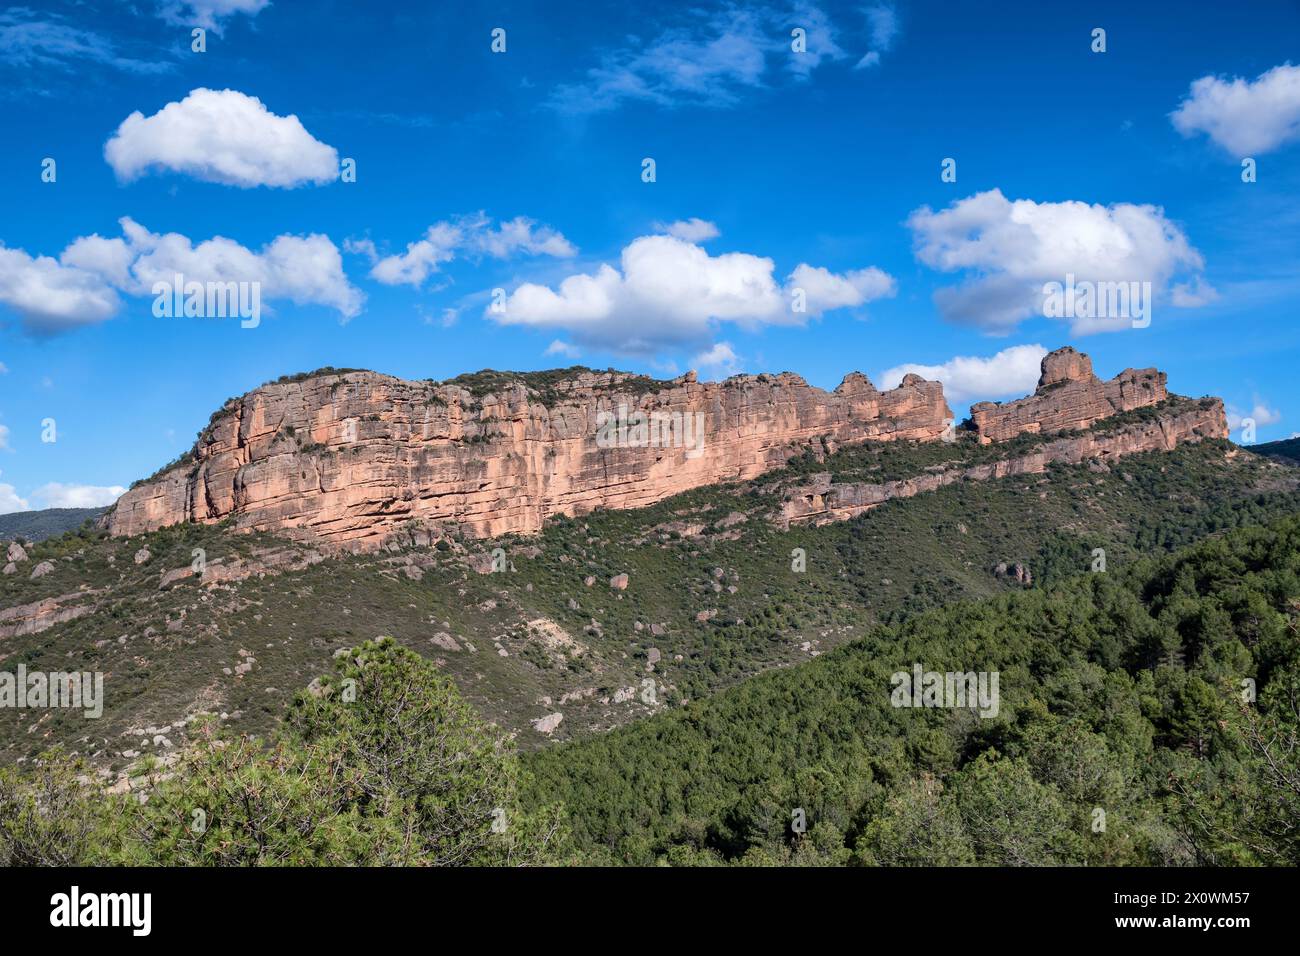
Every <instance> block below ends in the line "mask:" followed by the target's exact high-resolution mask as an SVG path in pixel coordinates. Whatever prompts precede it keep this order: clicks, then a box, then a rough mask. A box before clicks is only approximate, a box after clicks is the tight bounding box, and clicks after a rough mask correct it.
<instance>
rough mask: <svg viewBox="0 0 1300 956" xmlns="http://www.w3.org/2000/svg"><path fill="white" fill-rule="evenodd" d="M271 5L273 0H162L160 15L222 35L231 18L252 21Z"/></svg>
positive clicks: (159, 6)
mask: <svg viewBox="0 0 1300 956" xmlns="http://www.w3.org/2000/svg"><path fill="white" fill-rule="evenodd" d="M270 3H271V0H162V2H160V3H159V5H158V13H159V15H160V16H161V17H162V18H163V19H164V20H166V21H167V22H168V23H175V24H178V25H180V26H188V27H206V28H207V29H209V30H211V31H213V32H214V33H217V34H220V33H221V30H222V28H223V27H224V26H225V22H226V21H227V20H228V19H230V18H231V17H233V16H235V15H236V14H240V13H242V14H244V15H245V16H247V17H248V18H249V19H252V18H253V17H255V16H257V15H258V14H259V13H261V12H262V11H263V10H265V9H266V8H267V7H268V6H270Z"/></svg>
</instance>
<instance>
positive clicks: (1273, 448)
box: [1247, 438, 1300, 461]
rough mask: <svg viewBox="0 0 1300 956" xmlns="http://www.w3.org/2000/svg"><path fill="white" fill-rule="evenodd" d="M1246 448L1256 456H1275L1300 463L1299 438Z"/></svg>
mask: <svg viewBox="0 0 1300 956" xmlns="http://www.w3.org/2000/svg"><path fill="white" fill-rule="evenodd" d="M1247 447H1248V448H1249V449H1250V450H1251V451H1253V452H1254V453H1255V454H1257V455H1276V456H1278V457H1280V458H1290V459H1291V460H1292V461H1300V438H1286V439H1283V440H1282V441H1270V442H1265V443H1264V444H1262V445H1249V446H1247Z"/></svg>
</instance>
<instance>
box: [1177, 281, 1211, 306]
mask: <svg viewBox="0 0 1300 956" xmlns="http://www.w3.org/2000/svg"><path fill="white" fill-rule="evenodd" d="M1218 298H1219V293H1218V291H1217V290H1216V289H1215V288H1214V287H1213V286H1211V285H1210V284H1209V283H1208V282H1206V281H1205V280H1204V279H1203V278H1202V277H1201V276H1193V277H1192V279H1191V281H1190V282H1176V283H1174V286H1173V288H1172V289H1171V290H1170V295H1169V301H1170V303H1172V304H1173V305H1175V306H1177V307H1178V308H1180V309H1195V308H1198V307H1200V306H1202V305H1209V304H1210V303H1211V302H1214V301H1216V300H1218Z"/></svg>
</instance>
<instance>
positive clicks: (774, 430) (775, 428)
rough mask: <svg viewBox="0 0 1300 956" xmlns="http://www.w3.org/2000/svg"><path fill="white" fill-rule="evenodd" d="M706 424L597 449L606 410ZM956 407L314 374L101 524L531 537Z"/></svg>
mask: <svg viewBox="0 0 1300 956" xmlns="http://www.w3.org/2000/svg"><path fill="white" fill-rule="evenodd" d="M620 405H622V406H625V407H626V408H627V409H628V411H629V412H631V411H635V410H637V409H641V410H644V411H647V412H655V413H657V414H659V415H661V416H663V415H664V414H665V413H667V414H668V415H672V414H673V413H680V414H692V415H693V414H695V413H698V414H700V415H701V416H702V419H701V420H702V422H703V425H704V429H703V442H702V444H701V445H700V446H699V448H698V452H696V451H695V450H694V449H693V448H684V447H601V445H600V444H598V442H597V431H598V424H599V422H598V415H599V414H600V413H601V412H614V413H617V412H618V410H619V407H620ZM951 417H952V412H951V411H950V410H949V408H948V406H947V403H946V402H945V401H944V397H943V388H942V386H941V385H940V384H939V383H937V382H927V381H925V380H924V379H921V378H919V377H918V376H915V375H909V376H907V378H905V379H904V380H903V382H902V384H901V385H900V386H899V387H898V388H896V389H893V390H891V391H886V392H880V391H878V390H877V389H876V388H875V387H874V386H872V384H871V382H870V381H868V380H867V378H866V377H865V376H863V375H860V374H858V373H854V374H851V375H849V376H847V377H845V379H844V381H843V382H842V383H841V384H840V385H839V387H838V388H836V389H835V391H833V392H825V391H822V390H821V389H817V388H812V387H810V386H809V385H808V384H807V383H806V382H805V381H804V380H803V379H801V378H800V377H798V376H797V375H792V374H789V373H785V374H782V375H775V376H769V375H760V376H752V375H746V376H736V377H734V378H731V379H728V380H727V381H725V382H721V383H716V382H709V383H704V382H697V381H696V380H695V376H694V374H693V373H692V374H688V375H685V376H682V377H681V378H679V379H676V380H674V381H673V382H671V383H658V384H655V383H648V384H647V382H646V380H642V379H636V378H635V377H633V376H629V375H624V374H622V373H607V372H606V373H602V372H590V371H585V370H576V371H575V372H574V374H573V375H572V376H571V377H560V378H556V377H555V374H554V373H551V374H550V375H549V376H548V377H547V378H546V381H545V382H544V383H543V384H542V385H540V387H537V388H533V387H530V386H526V385H525V384H522V383H518V382H516V383H514V384H509V385H506V386H503V387H500V388H498V389H495V390H494V391H492V392H490V393H488V394H482V395H475V394H473V393H471V392H470V391H469V390H467V389H466V388H463V387H460V386H459V385H457V384H454V383H443V384H438V383H433V382H411V381H404V380H402V379H397V378H393V377H390V376H387V375H380V374H378V373H375V372H344V373H329V374H318V375H312V376H307V377H303V378H301V379H300V380H292V381H286V382H280V383H273V384H268V385H264V386H262V387H261V388H258V389H255V390H254V391H252V392H250V393H248V394H247V395H245V396H243V397H241V398H238V399H232V400H231V401H230V402H227V404H226V405H225V407H224V408H222V409H221V411H219V412H218V413H217V414H216V415H215V416H214V417H213V421H212V423H211V424H210V425H209V427H208V428H207V429H205V431H204V433H203V435H202V436H200V440H199V441H198V443H197V444H196V445H195V447H194V450H193V452H192V455H191V457H190V459H189V460H188V461H186V462H184V463H182V464H180V465H177V466H175V467H173V468H171V469H169V470H167V471H165V472H164V473H162V474H160V475H158V476H156V477H155V478H152V479H150V480H148V481H147V482H145V483H143V484H140V485H138V486H137V487H134V488H132V489H131V490H130V491H128V492H127V493H126V494H125V495H123V496H122V498H121V499H120V500H119V501H118V503H117V505H116V507H115V508H114V509H113V510H112V511H111V512H110V513H109V514H108V515H107V516H106V518H105V519H104V521H105V523H106V525H107V527H108V528H109V530H110V531H111V532H112V533H113V534H117V535H131V534H137V533H140V532H143V531H149V530H153V529H156V528H160V527H163V526H165V525H170V524H176V523H178V522H183V521H198V522H215V521H219V520H221V519H223V518H226V517H233V518H234V520H235V522H236V525H237V526H238V527H242V528H254V529H259V530H284V529H302V530H305V531H310V532H314V533H315V534H316V535H319V536H320V537H321V538H323V539H324V540H325V541H326V542H330V543H334V544H336V545H344V546H348V547H357V548H364V547H373V546H377V545H378V544H379V543H380V542H381V541H382V540H383V539H384V537H386V536H387V535H388V534H390V533H391V532H393V531H394V530H395V528H396V526H397V525H399V524H401V523H403V522H407V521H410V520H411V519H425V520H428V521H432V522H441V523H446V524H448V525H454V526H457V527H460V528H462V529H464V530H467V531H468V532H470V533H472V534H475V535H479V536H495V535H500V534H507V533H511V532H530V531H535V530H537V529H539V528H540V527H541V526H542V523H543V521H544V520H545V519H546V518H547V517H548V516H551V515H555V514H580V513H583V512H586V511H590V510H592V509H594V508H598V507H606V508H635V507H641V506H645V505H649V504H653V503H654V502H656V501H659V500H661V499H663V498H666V497H669V496H670V495H675V494H678V493H680V492H683V491H686V490H688V489H691V488H696V487H699V486H701V485H708V484H713V483H716V482H722V481H733V480H744V479H748V478H753V477H755V476H757V475H759V474H761V473H762V472H764V471H766V470H768V469H771V468H774V467H778V466H780V465H782V464H784V463H785V462H786V461H787V460H788V459H789V458H790V457H791V456H792V455H794V454H798V453H799V452H801V451H802V450H803V449H805V448H807V447H810V446H813V445H816V444H818V443H820V441H821V439H822V437H823V436H829V438H830V440H831V441H832V442H836V443H841V444H843V443H851V442H861V441H889V440H892V439H900V438H905V439H915V440H920V441H929V440H934V439H936V438H938V437H939V436H940V435H941V434H942V433H943V431H944V430H945V427H946V424H947V422H948V421H949V420H950V419H951Z"/></svg>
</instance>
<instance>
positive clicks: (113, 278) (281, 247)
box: [62, 217, 365, 319]
mask: <svg viewBox="0 0 1300 956" xmlns="http://www.w3.org/2000/svg"><path fill="white" fill-rule="evenodd" d="M119 222H120V223H121V225H122V232H123V235H124V236H125V238H124V239H110V240H104V239H100V237H99V236H91V237H87V239H92V240H98V242H94V243H91V242H87V241H85V240H78V241H76V242H74V243H72V244H71V245H70V246H69V247H68V248H67V249H66V250H65V251H64V254H63V257H62V260H63V262H64V264H65V265H77V266H80V267H81V268H83V269H86V270H91V271H98V270H101V269H105V270H107V271H103V272H100V274H101V275H103V276H104V278H105V279H106V280H107V281H110V282H114V283H120V286H119V287H120V288H122V290H123V291H125V292H128V293H131V294H134V295H150V294H152V289H153V285H154V283H155V282H171V281H172V280H173V278H174V277H175V275H176V273H178V272H179V273H181V274H182V275H184V276H185V279H186V281H197V282H205V283H206V282H258V283H260V284H261V288H262V297H263V298H264V299H288V300H290V301H292V302H294V303H295V304H297V305H324V306H327V307H329V308H332V309H335V310H337V311H338V313H339V314H340V315H341V316H342V317H343V318H345V319H350V318H352V317H353V316H355V315H356V314H357V313H359V312H360V311H361V306H362V304H363V303H364V301H365V296H364V295H362V293H361V291H360V290H359V289H357V288H355V287H354V286H352V285H351V284H350V283H349V282H348V280H347V276H346V275H345V274H344V272H343V257H342V255H341V254H340V252H339V250H338V247H337V246H335V245H334V243H333V242H332V241H330V238H329V237H328V236H323V235H320V234H319V233H312V234H309V235H306V236H290V235H281V236H277V237H276V238H275V239H273V240H271V241H270V242H269V243H267V244H266V245H264V246H262V249H261V251H260V252H254V251H253V250H251V249H249V248H247V247H245V246H242V245H240V244H239V243H237V242H235V241H234V240H232V239H226V238H224V237H222V236H215V237H213V238H211V239H206V240H204V241H202V242H200V243H199V244H198V245H194V244H193V243H192V242H191V240H190V239H189V238H188V237H186V236H183V235H181V234H180V233H176V232H169V233H164V234H159V233H154V232H150V231H149V230H148V229H146V228H145V227H144V226H141V225H139V224H138V223H136V222H135V221H134V220H132V219H130V218H129V217H124V218H122V219H121V220H119ZM114 244H116V245H114ZM122 249H125V250H126V251H127V252H128V253H129V254H130V259H131V265H130V269H129V277H128V278H127V279H126V280H125V281H123V280H122V277H121V272H120V271H119V270H118V269H117V267H118V266H119V265H120V263H121V261H122V257H123V253H122Z"/></svg>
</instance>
